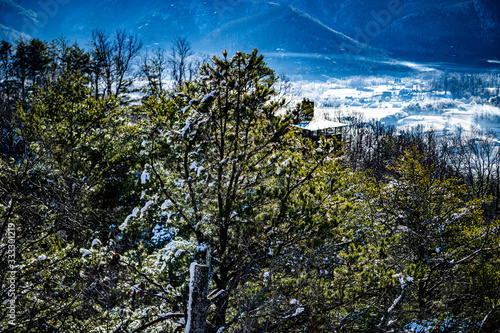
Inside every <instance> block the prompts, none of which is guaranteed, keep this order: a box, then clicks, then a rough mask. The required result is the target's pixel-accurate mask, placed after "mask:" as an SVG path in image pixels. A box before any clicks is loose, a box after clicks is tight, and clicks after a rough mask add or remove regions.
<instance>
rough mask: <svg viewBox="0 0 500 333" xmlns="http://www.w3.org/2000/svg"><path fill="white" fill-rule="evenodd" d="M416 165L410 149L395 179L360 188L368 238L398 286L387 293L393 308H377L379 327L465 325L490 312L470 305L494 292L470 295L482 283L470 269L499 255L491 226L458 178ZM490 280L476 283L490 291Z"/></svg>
mask: <svg viewBox="0 0 500 333" xmlns="http://www.w3.org/2000/svg"><path fill="white" fill-rule="evenodd" d="M422 159H423V157H422V156H419V155H418V153H417V152H416V150H415V149H413V150H410V151H408V152H407V153H406V154H405V155H404V156H403V157H402V158H401V159H399V160H398V161H397V162H396V163H395V165H394V167H393V168H392V170H393V172H394V173H395V174H396V175H397V176H396V177H395V178H392V179H388V180H387V181H384V182H376V181H374V180H373V181H372V182H369V183H366V184H365V185H364V186H363V187H364V189H363V193H364V198H365V200H366V204H367V208H368V209H369V210H370V211H369V213H368V217H369V226H370V228H371V232H370V233H369V234H370V237H373V241H374V242H375V244H382V243H383V244H387V245H384V246H385V247H386V249H385V252H386V253H387V256H388V257H389V258H390V264H391V266H392V267H393V269H394V271H395V272H396V274H395V275H394V276H395V277H397V279H398V280H399V286H397V285H396V286H395V288H393V290H392V292H391V293H390V294H389V295H388V296H389V297H392V298H393V299H394V302H393V303H388V305H386V306H385V307H383V308H382V309H381V310H382V313H383V314H384V315H383V317H382V319H381V322H380V324H379V327H388V328H390V327H400V328H401V327H403V326H401V325H404V324H408V323H410V322H411V321H412V319H413V318H416V319H417V320H418V321H419V322H421V323H425V322H426V321H428V320H429V318H433V320H434V321H433V325H436V327H444V326H446V325H452V326H453V327H455V326H456V327H466V326H463V325H469V323H470V321H471V320H475V322H480V321H481V320H482V319H483V318H484V316H485V315H486V314H487V313H488V311H491V310H492V308H491V307H490V306H486V307H482V309H480V308H478V307H477V306H476V305H475V304H476V302H477V301H478V300H479V299H481V298H482V297H483V295H484V294H487V295H491V296H492V297H498V290H497V288H496V287H492V288H490V289H481V291H480V292H479V291H478V290H474V291H473V290H471V289H470V287H471V286H472V285H474V286H478V285H481V284H482V283H479V280H477V281H476V282H473V280H475V279H476V278H478V276H477V275H476V274H477V273H478V272H477V271H476V270H475V269H474V267H478V266H482V265H488V262H487V261H485V257H490V256H491V255H492V253H494V252H497V251H498V238H497V236H493V234H496V233H498V231H499V230H498V222H488V223H487V222H485V221H484V220H483V217H482V208H481V205H482V201H480V200H472V201H467V199H466V197H467V196H466V193H467V190H466V188H465V187H464V186H463V185H460V184H459V183H458V181H457V180H454V179H445V180H437V179H435V178H433V177H432V173H433V172H432V167H424V166H422V164H421V160H422ZM471 269H472V271H473V272H474V273H472V272H471ZM496 274H497V273H495V272H493V271H492V272H491V275H487V276H485V275H484V274H483V276H482V277H481V279H482V281H483V282H485V281H489V282H486V285H488V284H489V285H490V286H492V283H493V281H494V280H495V279H496ZM466 281H467V282H466ZM395 282H396V281H395ZM391 294H392V295H393V296H390V295H391ZM465 308H467V309H468V310H465ZM469 310H470V312H469ZM481 316H482V317H481ZM471 318H474V319H471ZM450 320H451V322H450V323H449V324H446V323H447V322H449V321H450ZM461 325H462V326H461Z"/></svg>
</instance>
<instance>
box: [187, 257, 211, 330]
mask: <svg viewBox="0 0 500 333" xmlns="http://www.w3.org/2000/svg"><path fill="white" fill-rule="evenodd" d="M190 274H191V280H190V281H189V306H188V319H187V323H186V333H205V327H206V319H207V309H208V305H209V302H208V298H207V296H208V282H209V281H208V279H209V267H208V266H205V265H199V264H197V263H194V262H193V263H191V267H190Z"/></svg>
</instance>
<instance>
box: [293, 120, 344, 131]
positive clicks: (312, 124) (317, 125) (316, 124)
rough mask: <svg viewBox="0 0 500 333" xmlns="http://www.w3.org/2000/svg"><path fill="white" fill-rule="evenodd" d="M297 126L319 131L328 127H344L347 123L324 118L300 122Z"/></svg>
mask: <svg viewBox="0 0 500 333" xmlns="http://www.w3.org/2000/svg"><path fill="white" fill-rule="evenodd" d="M297 126H298V127H300V128H302V129H305V130H309V131H321V130H326V129H329V128H339V127H345V126H347V124H343V123H337V122H335V121H329V120H326V119H313V120H311V121H309V122H302V123H299V124H297Z"/></svg>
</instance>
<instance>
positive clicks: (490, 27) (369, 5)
mask: <svg viewBox="0 0 500 333" xmlns="http://www.w3.org/2000/svg"><path fill="white" fill-rule="evenodd" d="M291 3H293V6H295V7H297V8H299V9H302V10H307V12H308V13H309V14H310V15H312V16H314V17H316V18H317V19H319V20H321V21H322V22H323V23H324V24H326V25H328V26H329V27H330V28H332V29H335V30H337V31H339V32H342V33H344V34H345V35H347V36H349V37H351V38H353V39H356V40H357V41H360V42H363V43H367V44H368V45H371V46H373V47H378V48H382V49H385V50H387V51H389V52H390V53H391V54H393V56H395V57H402V58H411V59H414V60H424V61H450V62H454V61H470V60H471V59H480V58H488V57H498V56H499V54H498V50H500V1H498V0H344V1H335V0H333V1H332V0H316V1H308V0H295V1H291Z"/></svg>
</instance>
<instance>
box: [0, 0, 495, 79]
mask: <svg viewBox="0 0 500 333" xmlns="http://www.w3.org/2000/svg"><path fill="white" fill-rule="evenodd" d="M94 28H103V29H106V30H107V31H109V32H112V31H114V30H115V29H117V28H120V29H126V30H128V31H130V32H134V33H137V34H138V35H139V36H140V38H141V39H142V40H143V41H144V42H145V44H146V47H150V48H154V47H158V46H160V47H168V46H169V43H170V42H171V40H172V39H173V38H174V37H177V36H180V37H187V38H188V40H189V41H191V43H192V44H193V46H194V47H195V48H196V49H198V50H203V51H204V52H205V53H220V51H221V50H222V49H228V50H229V51H231V52H233V51H234V50H244V51H250V50H251V49H253V48H254V47H258V48H259V49H260V50H261V51H262V52H264V53H266V54H269V55H270V58H272V59H284V58H286V59H289V60H290V59H293V60H291V61H292V62H293V63H294V64H296V68H297V69H304V68H303V67H305V68H306V69H305V70H306V71H308V70H312V71H314V70H317V69H318V68H320V69H321V68H330V67H331V68H334V67H336V68H337V69H339V68H340V67H341V66H340V65H339V64H340V63H343V64H345V60H346V59H347V60H348V62H349V65H350V66H353V68H352V70H353V71H355V70H357V69H362V68H365V69H366V68H371V69H375V70H379V69H382V68H385V67H387V66H389V67H391V68H393V67H394V65H393V62H391V60H390V57H392V58H403V59H411V60H418V61H450V62H460V61H462V62H469V61H470V60H471V59H479V60H480V59H483V58H494V57H498V56H499V55H498V50H499V49H500V40H499V39H500V2H499V1H497V0H314V1H311V0H275V2H274V3H271V2H268V1H265V0H183V1H179V0H177V1H176V0H150V1H142V2H139V1H135V0H87V1H85V2H83V1H71V0H45V1H31V0H0V39H7V40H10V41H14V40H15V39H17V38H19V37H26V36H28V35H29V36H34V37H38V38H41V39H46V40H50V39H53V38H56V37H58V36H60V35H65V36H66V37H68V38H70V39H78V40H80V41H88V40H89V38H90V35H91V31H92V30H93V29H94ZM356 67H358V68H356ZM340 69H341V70H344V69H342V68H340ZM325 70H326V69H325Z"/></svg>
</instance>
